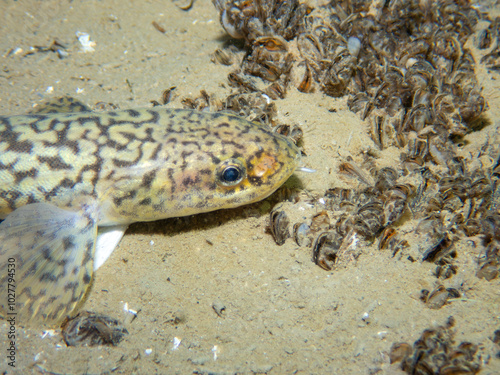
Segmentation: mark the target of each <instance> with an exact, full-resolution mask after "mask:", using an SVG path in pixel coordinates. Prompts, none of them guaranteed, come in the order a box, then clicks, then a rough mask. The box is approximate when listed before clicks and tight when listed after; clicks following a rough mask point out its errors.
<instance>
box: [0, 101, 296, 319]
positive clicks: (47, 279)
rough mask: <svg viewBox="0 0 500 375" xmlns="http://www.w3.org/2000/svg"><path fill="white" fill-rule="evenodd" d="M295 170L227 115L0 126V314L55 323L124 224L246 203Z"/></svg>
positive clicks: (267, 140) (285, 142) (4, 121)
mask: <svg viewBox="0 0 500 375" xmlns="http://www.w3.org/2000/svg"><path fill="white" fill-rule="evenodd" d="M82 109H83V110H84V108H82ZM298 161H299V151H298V149H297V148H296V146H295V145H294V144H293V143H292V142H291V141H290V140H289V139H287V138H286V137H283V136H281V135H278V134H275V133H273V132H271V130H270V129H269V128H267V127H265V126H261V125H258V124H255V123H251V122H248V121H246V120H244V119H241V118H239V117H235V116H231V115H228V114H225V113H206V112H198V111H192V110H175V109H164V108H160V109H156V108H154V109H139V110H124V111H114V112H107V113H93V112H90V111H85V110H84V111H80V112H76V113H60V112H56V113H37V114H31V115H25V116H10V117H0V219H5V220H4V221H3V222H2V223H0V285H1V290H4V291H6V290H7V289H8V284H9V279H11V281H14V280H15V282H16V283H15V290H16V298H15V303H14V304H12V303H9V301H8V298H7V293H3V295H2V296H0V315H2V316H3V317H7V316H8V313H9V312H16V313H17V316H18V319H19V321H20V322H21V323H20V324H24V325H26V324H30V323H33V322H35V323H38V322H44V323H49V324H54V323H58V322H60V321H61V320H63V319H64V318H65V317H66V316H68V315H70V314H71V313H72V312H73V311H74V310H75V309H76V308H77V305H78V304H79V303H81V302H82V300H83V299H84V296H85V293H86V292H87V291H88V287H89V285H90V283H91V280H92V277H93V271H94V270H95V269H97V268H98V267H99V266H100V265H101V264H102V263H103V262H104V261H105V260H106V258H107V257H108V256H109V255H110V254H111V252H112V250H113V248H114V247H115V246H116V244H117V243H118V241H119V239H120V238H121V235H122V234H123V232H124V231H125V229H126V226H127V225H128V224H130V223H132V222H137V221H152V220H159V219H164V218H169V217H177V216H186V215H191V214H196V213H201V212H207V211H213V210H217V209H222V208H231V207H237V206H241V205H244V204H248V203H252V202H256V201H258V200H261V199H263V198H265V197H267V196H268V195H270V194H271V193H272V192H274V191H275V190H276V189H277V188H278V187H279V186H280V185H281V184H282V183H283V182H285V181H286V180H287V179H288V177H290V175H291V174H292V173H293V171H294V170H295V168H296V167H297V164H298ZM9 260H10V261H11V262H15V263H16V268H15V277H13V278H9V276H14V275H12V274H10V275H9V270H8V264H9Z"/></svg>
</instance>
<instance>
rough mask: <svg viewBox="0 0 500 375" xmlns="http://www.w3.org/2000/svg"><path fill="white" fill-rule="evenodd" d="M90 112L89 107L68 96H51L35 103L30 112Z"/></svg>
mask: <svg viewBox="0 0 500 375" xmlns="http://www.w3.org/2000/svg"><path fill="white" fill-rule="evenodd" d="M74 112H90V108H89V107H87V106H86V105H85V104H83V103H82V102H80V101H78V100H76V99H75V98H72V97H70V96H63V97H60V98H52V99H50V100H49V101H47V102H45V103H43V104H40V105H37V106H36V107H35V108H33V110H31V111H30V114H46V113H74Z"/></svg>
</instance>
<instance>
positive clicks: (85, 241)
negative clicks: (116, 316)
mask: <svg viewBox="0 0 500 375" xmlns="http://www.w3.org/2000/svg"><path fill="white" fill-rule="evenodd" d="M96 236H97V224H96V219H95V212H94V210H93V209H92V208H91V207H87V206H86V207H84V208H83V209H82V210H81V211H79V212H72V211H68V210H63V209H61V208H57V207H55V206H53V205H50V204H46V203H36V204H29V205H26V206H23V207H21V208H19V209H17V210H16V211H14V212H13V213H11V214H10V215H9V216H7V218H6V219H5V220H4V221H3V222H2V223H0V290H1V291H2V293H1V295H0V315H1V316H3V317H4V318H8V317H11V316H15V317H16V322H17V324H19V325H21V326H26V325H32V324H39V323H47V324H50V325H54V324H56V323H60V322H61V321H62V320H63V319H64V318H65V317H66V316H68V315H70V314H71V312H72V311H73V310H74V309H75V308H76V307H77V305H78V303H79V302H81V301H82V299H83V298H84V296H85V293H86V291H87V289H88V287H89V286H90V284H91V280H92V275H93V268H94V247H95V241H96ZM11 291H12V293H11ZM14 314H15V315H14Z"/></svg>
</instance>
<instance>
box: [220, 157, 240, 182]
mask: <svg viewBox="0 0 500 375" xmlns="http://www.w3.org/2000/svg"><path fill="white" fill-rule="evenodd" d="M245 177H246V169H245V167H244V165H243V163H241V162H240V161H239V160H237V159H229V160H225V161H223V162H222V163H221V164H220V165H219V168H218V171H217V182H218V183H219V185H223V186H235V185H238V184H239V183H240V182H241V181H242V180H243V179H244V178H245Z"/></svg>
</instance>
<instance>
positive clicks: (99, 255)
mask: <svg viewBox="0 0 500 375" xmlns="http://www.w3.org/2000/svg"><path fill="white" fill-rule="evenodd" d="M127 227H128V225H115V226H112V227H99V230H98V231H97V243H96V246H95V259H94V271H97V269H98V268H99V267H101V266H102V265H103V264H104V262H105V261H106V260H107V259H108V258H109V256H110V255H111V253H112V252H113V250H114V249H115V248H116V246H118V242H120V240H121V239H122V237H123V235H124V234H125V231H126V230H127Z"/></svg>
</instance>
